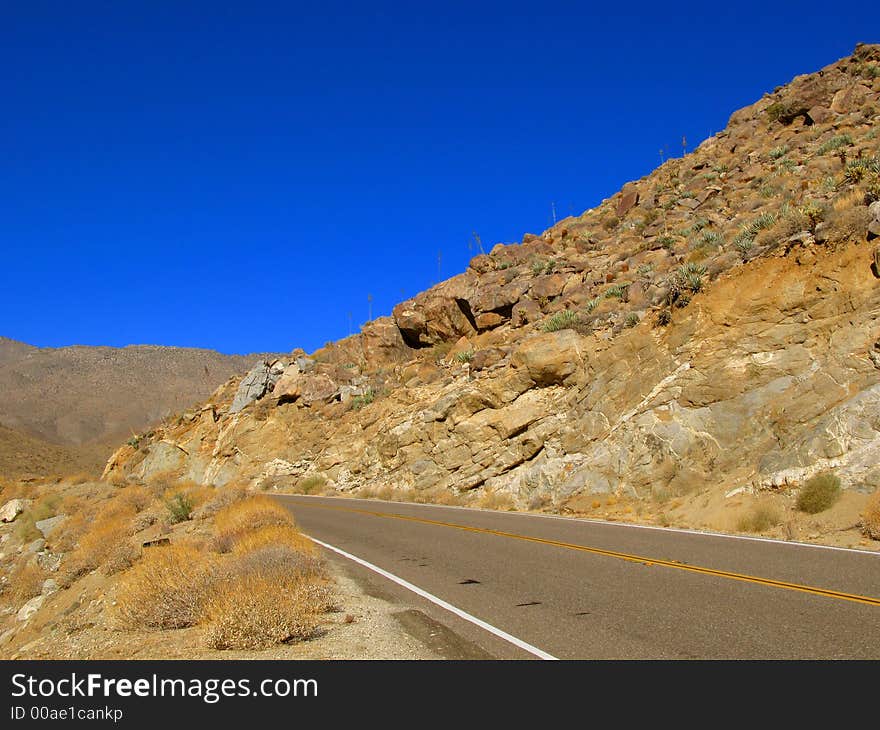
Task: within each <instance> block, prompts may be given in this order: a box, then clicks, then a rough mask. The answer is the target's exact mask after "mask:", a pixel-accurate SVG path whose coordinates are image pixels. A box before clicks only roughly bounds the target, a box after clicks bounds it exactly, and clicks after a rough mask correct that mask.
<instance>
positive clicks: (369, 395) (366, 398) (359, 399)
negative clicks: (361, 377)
mask: <svg viewBox="0 0 880 730" xmlns="http://www.w3.org/2000/svg"><path fill="white" fill-rule="evenodd" d="M375 399H376V394H375V392H374V391H373V389H372V388H368V389H367V390H366V392H364V393H362V394H361V395H356V396H354V397H353V398H352V399H351V406H352V408H354V409H355V410H360V409H361V408H364V407H365V406H368V405H370V403H372V402H373V401H374V400H375Z"/></svg>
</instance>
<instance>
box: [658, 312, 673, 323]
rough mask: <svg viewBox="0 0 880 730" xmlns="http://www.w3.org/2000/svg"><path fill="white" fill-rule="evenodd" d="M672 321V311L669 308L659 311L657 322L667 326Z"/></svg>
mask: <svg viewBox="0 0 880 730" xmlns="http://www.w3.org/2000/svg"><path fill="white" fill-rule="evenodd" d="M671 321H672V312H670V311H669V310H668V309H661V310H660V311H659V312H657V324H658V325H660V326H661V327H665V326H666V325H668V324H669V323H670V322H671Z"/></svg>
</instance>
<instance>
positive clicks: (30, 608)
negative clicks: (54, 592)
mask: <svg viewBox="0 0 880 730" xmlns="http://www.w3.org/2000/svg"><path fill="white" fill-rule="evenodd" d="M45 600H46V596H43V595H40V596H36V597H35V598H31V600H29V601H28V602H27V603H25V604H24V605H23V606H22V607H21V608H20V609H19V610H18V613H17V614H16V615H15V618H17V619H18V620H19V621H27V620H28V619H29V618H30V617H31V616H33V615H34V614H35V613H36V612H37V611H39V610H40V606H42V605H43V601H45Z"/></svg>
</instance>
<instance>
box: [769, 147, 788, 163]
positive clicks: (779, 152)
mask: <svg viewBox="0 0 880 730" xmlns="http://www.w3.org/2000/svg"><path fill="white" fill-rule="evenodd" d="M788 150H789V146H788V145H787V144H782V145H779V146H778V147H774V148H773V149H772V150H770V152H769V153H768V156H769V157H770V159H771V160H778V159H779V158H780V157H785V156H786V155H787V154H788Z"/></svg>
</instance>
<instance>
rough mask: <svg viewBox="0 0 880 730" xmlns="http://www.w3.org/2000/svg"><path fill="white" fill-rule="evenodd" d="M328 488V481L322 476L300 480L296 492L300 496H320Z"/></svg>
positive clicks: (314, 475)
mask: <svg viewBox="0 0 880 730" xmlns="http://www.w3.org/2000/svg"><path fill="white" fill-rule="evenodd" d="M326 487H327V479H326V478H325V477H323V476H321V475H320V474H313V475H312V476H309V477H306V478H305V479H300V480H299V481H298V482H297V483H296V487H295V488H294V491H295V492H296V493H298V494H320V493H322V492H323V491H324V489H325V488H326Z"/></svg>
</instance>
